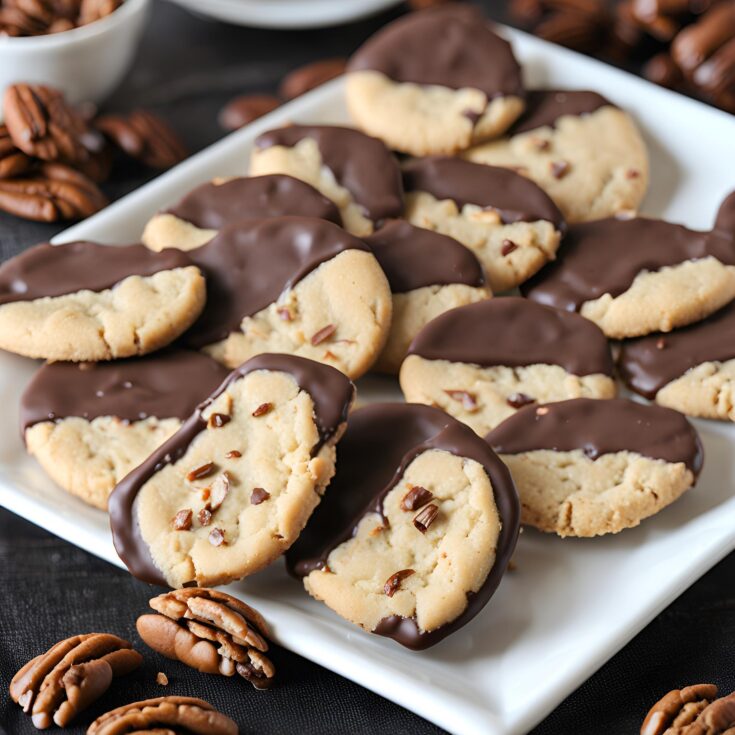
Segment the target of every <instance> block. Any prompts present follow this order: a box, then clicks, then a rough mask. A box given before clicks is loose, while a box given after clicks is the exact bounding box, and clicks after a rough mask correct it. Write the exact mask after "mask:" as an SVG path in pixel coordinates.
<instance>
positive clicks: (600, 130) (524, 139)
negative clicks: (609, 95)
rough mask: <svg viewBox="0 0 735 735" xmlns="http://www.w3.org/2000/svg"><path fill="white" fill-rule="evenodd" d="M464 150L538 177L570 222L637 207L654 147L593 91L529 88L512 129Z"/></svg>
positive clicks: (478, 159)
mask: <svg viewBox="0 0 735 735" xmlns="http://www.w3.org/2000/svg"><path fill="white" fill-rule="evenodd" d="M465 157H466V158H468V159H469V160H470V161H474V162H475V163H485V164H490V165H493V166H505V167H507V168H511V169H513V170H514V171H516V172H517V173H520V174H523V175H524V176H528V177H529V178H530V179H533V180H534V181H535V182H536V183H537V184H538V185H539V186H540V187H541V188H542V189H543V190H544V191H545V192H546V193H547V194H548V195H549V196H550V197H551V198H552V199H553V200H554V202H556V204H557V206H558V207H559V209H561V211H562V213H563V215H564V217H565V219H566V220H567V222H583V221H586V220H592V219H602V218H603V217H610V216H612V215H614V214H617V213H618V212H628V213H631V212H635V211H637V210H638V206H639V205H640V203H641V201H642V200H643V197H644V196H645V194H646V190H647V189H648V153H647V151H646V145H645V143H644V142H643V138H642V137H641V134H640V132H639V131H638V128H637V127H636V125H635V123H634V122H633V119H632V118H631V117H630V115H628V114H627V113H626V112H624V111H623V110H621V109H619V108H618V107H615V106H614V105H613V104H612V103H611V102H609V101H608V100H606V99H605V98H604V97H602V96H601V95H599V94H597V93H595V92H578V91H571V90H559V89H548V90H547V89H544V90H534V91H532V92H529V93H528V97H527V100H526V111H525V112H524V114H523V116H522V117H521V118H520V119H519V120H518V121H517V122H516V123H515V124H514V125H513V127H512V128H511V129H510V130H509V131H508V135H507V136H506V137H504V138H502V139H501V140H493V141H490V142H488V143H483V144H482V145H479V146H476V147H475V148H472V149H470V150H469V151H467V153H466V154H465Z"/></svg>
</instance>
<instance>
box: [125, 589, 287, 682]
mask: <svg viewBox="0 0 735 735" xmlns="http://www.w3.org/2000/svg"><path fill="white" fill-rule="evenodd" d="M150 605H151V607H152V608H153V609H154V610H156V612H157V613H158V614H157V615H154V614H146V615H141V616H140V617H139V618H138V621H137V623H136V627H137V628H138V633H139V634H140V637H141V638H142V639H143V641H144V642H145V643H146V644H147V645H149V646H150V647H151V648H152V649H153V650H154V651H157V652H158V653H160V654H162V655H164V656H166V657H167V658H171V659H174V660H177V661H181V662H182V663H184V664H186V665H187V666H190V667H192V668H194V669H196V670H197V671H201V672H202V673H205V674H222V675H223V676H234V675H235V674H236V673H237V674H239V675H240V676H242V677H243V678H244V679H246V680H247V681H249V682H250V683H251V684H252V685H253V686H254V687H255V688H256V689H268V688H269V687H270V686H271V685H272V684H273V679H274V677H275V673H276V670H275V667H274V666H273V664H272V663H271V662H270V660H269V659H268V658H267V657H266V656H265V652H266V651H267V650H268V643H267V641H266V636H267V635H268V626H267V624H266V622H265V620H264V619H263V617H262V615H261V614H260V613H259V612H258V611H257V610H254V609H253V608H252V607H250V606H249V605H246V604H245V603H244V602H241V601H240V600H238V599H236V598H235V597H232V596H231V595H228V594H227V593H225V592H219V591H217V590H211V589H207V588H199V587H187V588H184V589H179V590H173V591H172V592H168V593H166V594H163V595H159V596H158V597H154V598H153V599H152V600H151V601H150Z"/></svg>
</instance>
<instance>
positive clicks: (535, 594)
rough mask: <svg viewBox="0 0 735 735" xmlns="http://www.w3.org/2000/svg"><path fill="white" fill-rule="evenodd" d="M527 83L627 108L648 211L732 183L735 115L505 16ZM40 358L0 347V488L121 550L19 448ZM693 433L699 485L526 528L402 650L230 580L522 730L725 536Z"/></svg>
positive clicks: (304, 628)
mask: <svg viewBox="0 0 735 735" xmlns="http://www.w3.org/2000/svg"><path fill="white" fill-rule="evenodd" d="M508 35H509V37H510V38H511V40H512V41H513V43H514V46H515V49H516V52H517V54H518V56H519V58H520V59H521V61H522V62H523V63H524V65H525V68H526V75H527V81H528V83H529V84H530V85H536V86H559V87H569V88H591V89H596V90H598V91H599V92H601V93H603V94H604V95H606V96H607V97H609V98H610V99H611V100H613V101H614V102H616V103H617V104H619V105H621V106H622V107H624V108H626V109H628V110H629V111H631V112H632V113H633V114H634V115H635V117H636V119H637V120H638V122H639V123H640V125H641V126H642V128H643V130H644V131H645V135H646V138H647V141H648V144H649V147H650V153H651V161H652V171H653V176H652V186H651V193H650V194H649V196H648V198H647V200H646V202H645V206H644V211H645V212H646V213H648V214H653V215H661V216H667V217H669V218H671V219H674V220H677V221H680V222H683V223H685V224H687V225H689V226H692V227H703V228H704V227H709V226H710V224H711V221H712V218H713V216H714V213H715V211H716V209H717V206H718V204H719V202H720V200H721V199H722V198H723V197H724V195H725V194H726V193H727V192H728V191H729V190H731V189H733V188H735V168H734V166H733V164H735V117H730V116H729V115H726V114H725V113H722V112H718V111H716V110H713V109H710V108H708V107H705V106H704V105H702V104H699V103H697V102H693V101H691V100H688V99H685V98H684V97H681V96H678V95H675V94H673V93H670V92H667V91H665V90H662V89H659V88H657V87H654V86H652V85H650V84H648V83H646V82H644V81H641V80H640V79H637V78H635V77H633V76H630V75H628V74H625V73H623V72H620V71H617V70H615V69H612V68H610V67H607V66H605V65H603V64H600V63H598V62H596V61H593V60H590V59H587V58H584V57H582V56H579V55H577V54H574V53H572V52H569V51H566V50H564V49H561V48H559V47H556V46H551V45H549V44H546V43H544V42H542V41H538V40H536V39H533V38H530V37H528V36H526V35H524V34H521V33H517V32H513V31H508ZM346 119H347V118H346V113H345V111H344V107H343V104H342V81H341V80H336V81H334V82H332V83H330V84H328V85H326V86H324V87H322V88H320V89H318V90H316V91H314V92H312V93H310V94H308V95H306V96H304V97H302V98H300V99H297V100H296V101H294V102H292V103H290V104H289V105H286V106H284V107H283V108H281V109H279V110H276V111H275V112H273V113H271V114H270V115H268V116H267V117H266V118H263V119H261V120H258V121H257V122H255V123H254V124H252V125H250V126H249V127H248V128H246V129H244V130H241V131H239V132H237V133H235V134H233V135H231V136H229V137H228V138H225V139H224V140H222V141H221V142H219V143H217V144H216V145H214V146H212V147H210V148H208V149H207V150H205V151H203V152H202V153H200V154H198V155H196V156H194V157H193V158H191V159H190V160H188V161H186V162H185V163H183V164H182V165H180V166H178V167H177V168H176V169H174V170H172V171H170V172H168V173H167V174H165V175H163V176H161V177H160V178H159V179H157V180H155V181H153V182H152V183H150V184H148V185H147V186H144V187H143V188H142V189H140V190H138V191H136V192H134V193H133V194H130V195H129V196H127V197H125V198H124V199H122V200H121V201H119V202H117V203H116V204H113V205H112V206H111V207H109V208H108V209H106V210H105V211H103V212H101V213H100V214H98V215H96V216H95V217H92V218H90V219H88V220H87V221H86V222H83V223H82V224H80V225H77V226H76V227H73V228H71V229H70V230H67V231H66V232H65V233H63V234H62V235H60V236H59V238H58V241H60V242H64V241H69V240H73V239H80V238H85V239H92V240H97V241H101V242H107V243H115V242H118V243H120V242H123V243H124V242H130V241H134V240H137V239H138V237H139V236H140V233H141V231H142V228H143V225H144V223H145V222H146V220H147V219H148V218H149V217H150V215H152V214H153V213H154V212H155V211H156V210H157V209H159V208H160V207H163V206H165V205H167V204H169V203H171V202H173V201H175V200H176V199H177V198H178V197H180V196H181V195H182V194H184V193H185V192H186V191H187V190H189V189H191V188H192V187H193V186H195V185H196V184H199V183H201V182H204V181H207V180H209V179H211V178H213V177H215V176H222V175H233V174H243V173H244V172H245V171H246V167H247V161H248V153H249V150H250V148H251V145H252V142H253V140H254V139H255V137H256V136H257V135H258V134H259V133H261V132H263V131H264V130H266V129H268V128H270V127H275V126H279V125H282V124H285V123H287V122H291V121H292V122H344V121H345V120H346ZM34 369H35V365H34V363H32V362H31V361H29V360H24V359H21V358H17V357H13V356H10V355H7V354H2V355H0V405H2V406H3V408H4V410H3V412H2V415H0V505H3V506H5V507H7V508H9V509H10V510H12V511H14V512H16V513H18V514H19V515H21V516H23V517H25V518H27V519H29V520H30V521H33V522H34V523H36V524H38V525H40V526H43V527H44V528H47V529H48V530H49V531H51V532H53V533H55V534H56V535H58V536H60V537H62V538H64V539H67V540H68V541H70V542H71V543H73V544H76V545H77V546H80V547H82V548H84V549H86V550H88V551H90V552H91V553H93V554H95V555H97V556H99V557H102V558H104V559H107V560H108V561H110V562H112V563H114V564H118V565H119V564H120V563H119V561H118V559H117V557H116V555H115V553H114V551H113V548H112V544H111V541H110V534H109V530H108V526H107V518H106V516H105V515H104V514H103V513H102V512H100V511H97V510H94V509H92V508H88V507H87V506H85V505H84V504H82V503H81V502H79V501H77V500H76V499H74V498H72V497H70V496H68V495H67V494H66V493H64V492H62V491H61V490H59V489H58V488H56V487H55V486H54V485H53V484H52V483H51V482H50V481H49V480H48V479H47V478H46V477H45V476H44V475H43V473H42V472H41V471H40V469H39V468H38V467H37V466H36V465H35V463H34V462H33V461H32V460H30V459H28V458H27V457H26V455H25V452H24V450H23V446H22V443H21V440H20V437H19V434H18V428H17V426H18V418H17V404H18V398H19V395H20V393H21V391H22V390H23V388H24V386H25V384H26V382H27V381H28V380H29V378H30V377H31V375H32V373H33V371H34ZM359 390H360V397H361V399H362V400H366V399H367V400H371V399H373V398H375V397H377V396H379V395H381V394H382V397H385V396H386V395H389V396H392V397H394V398H397V397H398V394H397V392H396V391H395V388H394V387H393V385H392V384H391V382H390V381H376V380H372V381H371V382H369V383H365V382H361V384H360V385H359ZM697 426H698V428H699V429H700V431H701V433H702V437H703V440H704V444H705V448H706V462H705V470H704V473H703V475H702V477H701V479H700V482H699V484H698V486H697V487H696V489H694V490H692V491H690V492H689V493H688V494H687V495H685V496H684V497H683V498H682V499H681V500H679V501H678V502H677V503H676V504H674V505H673V506H672V507H670V508H668V509H667V510H665V511H664V512H662V513H660V514H659V515H658V516H656V517H655V518H652V519H650V520H648V521H646V522H644V524H643V525H642V526H641V527H639V528H637V529H635V530H631V531H626V532H624V533H621V534H619V535H618V536H616V537H612V538H601V539H596V540H591V541H590V540H560V539H557V538H551V537H548V536H543V535H542V534H539V533H535V532H532V531H530V532H529V531H526V532H525V533H523V534H522V537H521V539H520V542H519V544H518V550H517V553H516V556H515V562H516V565H517V569H516V570H515V571H514V572H512V573H509V574H507V575H506V577H505V579H504V581H503V583H502V584H501V586H500V589H499V590H498V592H497V593H496V595H495V597H494V598H493V599H492V600H491V602H490V604H489V605H488V606H487V607H486V608H485V610H484V611H483V612H482V613H481V614H480V615H478V616H477V618H476V619H475V620H474V621H472V623H470V624H469V625H468V626H466V627H465V628H464V629H462V630H461V631H459V632H458V633H456V634H455V635H453V636H451V637H450V638H448V639H447V640H445V641H444V642H442V643H441V644H439V645H438V646H436V647H435V648H433V649H431V650H429V651H425V652H423V653H411V652H409V651H407V650H405V649H403V648H401V647H400V646H398V645H397V644H395V643H393V642H392V641H389V640H386V639H382V638H378V637H376V636H370V635H368V634H366V633H363V632H362V631H360V630H359V629H357V628H355V627H353V626H351V625H350V624H348V623H347V622H345V621H343V620H341V619H340V618H338V617H337V616H335V615H334V614H333V613H331V611H329V610H328V609H327V608H326V607H324V606H322V605H320V604H318V603H316V602H314V601H313V600H311V599H310V598H309V597H308V596H307V595H306V594H305V593H304V592H303V591H302V590H301V588H300V585H299V584H298V583H296V582H295V581H294V580H292V579H290V578H288V577H287V575H286V573H285V571H284V569H283V567H282V565H281V564H277V565H275V567H274V568H272V569H271V570H269V571H267V572H265V573H263V574H261V575H258V576H256V577H255V578H252V579H250V580H247V582H244V583H241V584H238V585H233V586H232V587H231V589H232V590H234V591H235V593H241V594H243V595H246V596H247V599H248V600H249V601H250V602H251V603H252V604H254V605H255V606H257V607H258V608H260V609H261V610H262V612H263V613H264V614H265V616H266V617H267V618H268V619H270V620H271V621H272V622H273V628H274V632H275V637H276V638H277V640H278V641H279V642H280V643H281V644H283V645H284V646H286V647H287V648H290V649H292V650H293V651H296V652H297V653H300V654H302V655H303V656H306V657H307V658H309V659H312V660H314V661H316V662H318V663H320V664H321V665H323V666H326V667H327V668H329V669H332V670H333V671H336V672H338V673H340V674H342V675H344V676H346V677H348V678H350V679H352V680H354V681H356V682H358V683H360V684H362V685H364V686H366V687H368V688H370V689H372V690H374V691H376V692H378V693H379V694H381V695H383V696H385V697H387V698H389V699H392V700H394V701H395V702H397V703H399V704H401V705H403V706H404V707H407V708H409V709H411V710H413V711H414V712H417V713H418V714H420V715H422V716H423V717H425V718H427V719H429V720H431V721H433V722H435V723H437V724H438V725H440V726H442V727H444V728H446V729H447V730H449V731H451V732H453V733H461V734H462V735H479V734H480V733H482V734H483V735H513V734H515V733H524V732H527V731H528V730H529V729H530V728H532V727H533V726H534V725H535V724H536V723H537V722H539V721H540V720H541V719H542V718H543V717H544V716H545V715H546V714H548V713H549V712H550V711H551V710H552V709H553V708H554V707H555V706H556V705H557V704H558V703H559V702H560V701H561V700H562V699H563V698H564V697H566V696H567V695H568V694H569V693H570V692H571V691H572V690H574V689H575V688H576V687H577V686H579V684H581V683H582V682H583V681H584V680H585V679H586V678H587V677H589V676H590V675H591V674H592V673H593V672H594V671H595V670H596V669H597V668H598V667H599V666H601V665H602V664H603V663H604V662H605V661H606V660H607V659H608V658H610V656H612V655H613V654H614V653H615V652H616V651H617V650H619V649H620V648H621V647H622V646H623V645H624V644H625V643H626V642H627V641H628V640H630V639H631V638H632V637H633V636H634V635H635V634H636V633H637V632H638V631H639V630H640V629H641V628H642V627H643V626H644V625H646V623H648V622H649V621H650V620H651V619H652V618H653V617H654V616H655V615H656V614H657V613H658V612H659V611H661V610H662V609H663V608H664V607H665V606H666V605H668V604H669V603H670V602H671V601H672V600H673V599H674V598H675V597H677V596H678V595H679V594H680V593H681V592H682V591H683V590H685V589H686V588H687V587H688V586H689V585H691V584H692V583H693V582H694V581H695V580H696V579H697V578H698V577H700V576H701V575H702V574H703V573H704V572H705V571H706V570H707V569H709V568H710V567H712V566H713V565H714V564H715V563H716V562H717V561H719V560H720V559H721V558H722V557H723V556H725V555H726V554H727V553H728V552H730V551H731V550H732V549H734V548H735V494H734V493H733V488H735V427H731V426H723V425H716V424H714V423H708V422H698V424H697Z"/></svg>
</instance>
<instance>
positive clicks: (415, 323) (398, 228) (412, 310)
mask: <svg viewBox="0 0 735 735" xmlns="http://www.w3.org/2000/svg"><path fill="white" fill-rule="evenodd" d="M365 242H366V243H367V244H368V245H369V246H370V249H371V250H372V251H373V254H374V255H375V257H376V258H377V259H378V263H380V267H381V268H382V269H383V272H384V273H385V275H386V277H387V278H388V283H389V284H390V290H391V292H392V293H393V319H392V322H391V329H390V334H389V335H388V341H387V342H386V344H385V347H384V348H383V351H382V352H381V353H380V357H379V358H378V361H377V362H376V363H375V365H373V369H374V370H377V371H378V372H383V373H397V372H398V370H399V368H400V367H401V362H403V358H404V357H405V356H406V352H407V351H408V346H409V345H410V344H411V340H412V339H413V338H414V337H415V336H416V335H417V334H418V333H419V331H420V330H421V328H422V327H423V326H424V325H425V324H426V323H427V322H430V321H431V320H432V319H434V317H437V316H439V314H442V313H443V312H445V311H448V310H449V309H454V308H455V307H457V306H464V305H465V304H471V303H474V302H475V301H482V300H483V299H489V298H490V297H491V296H492V292H491V291H490V289H489V288H488V287H487V286H486V285H485V275H484V273H483V270H482V265H480V262H479V261H478V260H477V258H476V257H475V255H474V253H473V252H472V251H471V250H468V249H467V248H466V247H464V245H461V244H460V243H458V242H457V241H456V240H454V239H453V238H451V237H447V236H446V235H441V234H439V233H438V232H432V231H431V230H424V229H423V228H420V227H414V226H413V225H410V224H409V223H408V222H405V221H403V220H392V221H391V222H389V223H387V224H386V225H385V226H384V227H382V228H381V229H380V230H378V232H376V233H375V234H373V235H370V237H367V238H365Z"/></svg>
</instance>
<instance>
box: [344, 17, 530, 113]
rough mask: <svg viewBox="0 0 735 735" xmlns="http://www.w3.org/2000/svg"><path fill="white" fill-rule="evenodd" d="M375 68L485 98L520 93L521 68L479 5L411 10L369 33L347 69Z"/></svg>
mask: <svg viewBox="0 0 735 735" xmlns="http://www.w3.org/2000/svg"><path fill="white" fill-rule="evenodd" d="M366 70H369V71H378V72H381V73H382V74H385V76H387V77H388V78H389V79H392V80H393V81H395V82H410V83H414V84H424V85H433V84H437V85H440V86H442V87H449V88H450V89H463V88H465V87H472V88H474V89H479V90H481V91H482V92H484V93H485V94H486V95H487V97H488V99H494V98H495V97H504V96H507V95H515V96H518V97H523V83H522V79H521V68H520V65H519V64H518V62H517V61H516V59H515V57H514V56H513V50H512V48H511V46H510V44H509V43H508V42H507V41H504V40H503V39H502V38H500V37H499V36H498V35H496V34H495V33H494V32H493V30H492V28H491V27H490V24H489V23H488V21H487V19H486V18H485V16H484V15H483V14H482V12H481V11H480V10H478V9H477V8H472V7H470V6H466V5H465V6H461V7H458V6H452V7H445V8H437V9H432V10H428V11H425V12H422V13H412V14H410V15H407V16H405V17H403V18H400V19H399V20H397V21H395V22H393V23H391V24H390V25H388V26H386V27H385V28H383V29H382V30H381V31H379V32H378V33H376V34H375V35H374V36H372V37H371V38H370V39H368V41H367V42H366V43H364V44H363V45H362V46H361V47H360V48H359V49H358V50H357V51H356V52H355V54H354V55H353V56H352V58H351V59H350V63H349V65H348V67H347V71H348V72H355V71H366Z"/></svg>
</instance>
